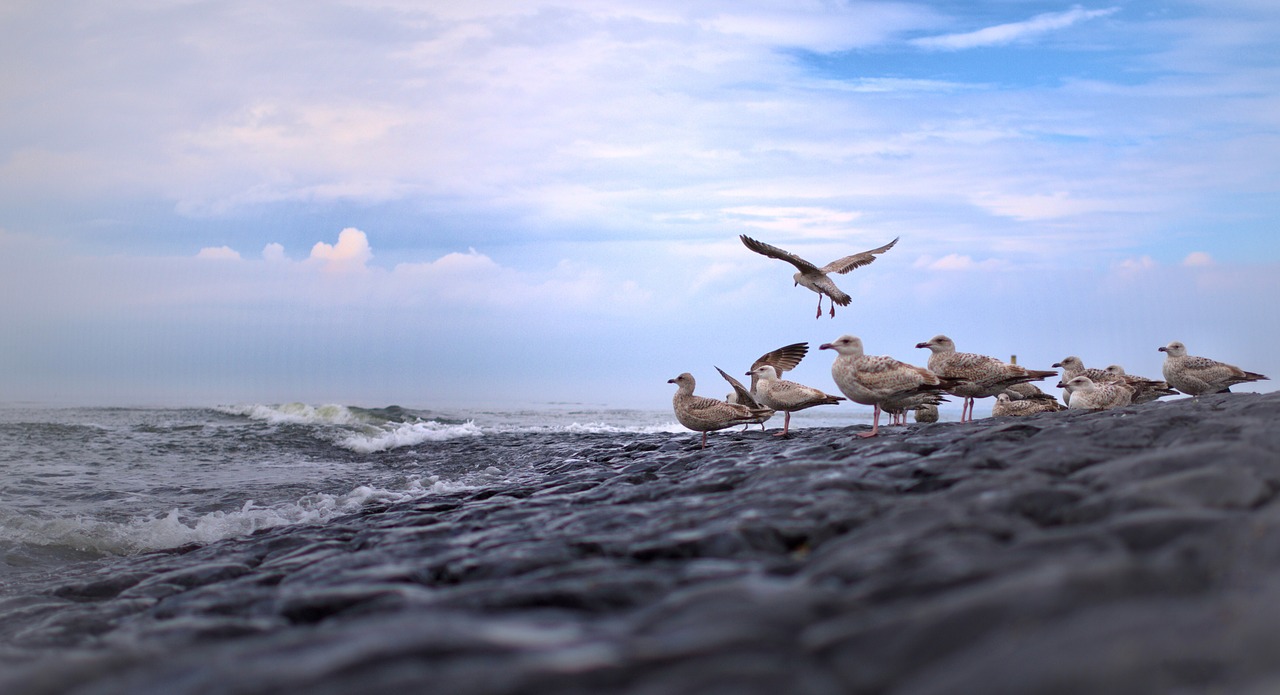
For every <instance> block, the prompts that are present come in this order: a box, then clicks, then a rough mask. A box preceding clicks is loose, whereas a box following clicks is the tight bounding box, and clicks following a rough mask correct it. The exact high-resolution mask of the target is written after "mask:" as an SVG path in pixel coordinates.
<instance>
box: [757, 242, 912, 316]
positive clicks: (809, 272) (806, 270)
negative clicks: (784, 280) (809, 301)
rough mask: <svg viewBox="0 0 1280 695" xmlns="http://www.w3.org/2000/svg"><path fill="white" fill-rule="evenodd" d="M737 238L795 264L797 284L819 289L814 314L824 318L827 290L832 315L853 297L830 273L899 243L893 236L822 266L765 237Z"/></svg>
mask: <svg viewBox="0 0 1280 695" xmlns="http://www.w3.org/2000/svg"><path fill="white" fill-rule="evenodd" d="M738 238H739V239H741V240H742V243H743V244H744V245H745V246H746V247H747V248H749V249H751V250H752V251H755V252H756V253H759V254H762V255H765V256H768V257H770V258H776V259H778V260H780V261H786V262H788V263H790V264H791V265H793V266H795V267H796V271H797V272H796V274H795V275H792V276H791V278H792V279H793V280H795V281H796V284H797V285H803V286H805V287H807V288H809V289H811V290H813V291H814V292H817V293H818V315H817V316H815V317H814V318H822V295H824V294H825V295H826V296H828V297H830V298H831V318H835V316H836V305H837V304H839V305H840V306H849V302H850V301H852V300H851V299H850V297H849V295H847V294H845V293H844V292H842V291H841V290H840V288H839V287H836V283H835V282H833V281H832V280H831V278H830V277H829V276H828V273H840V274H842V275H843V274H844V273H847V272H849V271H850V270H853V269H854V268H861V267H862V266H864V265H867V264H868V263H870V262H872V261H874V260H875V259H876V256H878V255H880V254H882V253H884V252H885V251H888V250H889V249H891V248H893V245H894V244H896V243H898V238H897V237H894V239H893V241H891V242H889V243H887V244H885V245H884V246H881V247H880V248H876V249H871V250H870V251H863V252H862V253H855V254H853V255H852V256H845V257H844V258H839V259H836V260H834V261H831V262H830V263H828V264H826V265H824V266H822V267H821V268H819V267H818V266H816V265H814V264H812V263H810V262H809V261H806V260H805V259H803V258H801V257H799V256H797V255H795V254H794V253H791V252H790V251H783V250H782V249H780V248H778V247H777V246H772V245H770V244H766V243H764V242H763V241H756V240H755V239H752V238H751V237H749V236H747V235H746V234H741V235H739V236H738Z"/></svg>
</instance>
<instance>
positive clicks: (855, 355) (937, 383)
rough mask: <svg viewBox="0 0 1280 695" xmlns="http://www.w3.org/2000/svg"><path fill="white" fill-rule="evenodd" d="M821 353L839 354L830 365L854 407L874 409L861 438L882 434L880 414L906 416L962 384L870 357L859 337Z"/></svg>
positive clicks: (847, 337) (826, 345) (841, 340)
mask: <svg viewBox="0 0 1280 695" xmlns="http://www.w3.org/2000/svg"><path fill="white" fill-rule="evenodd" d="M818 349H819V350H835V351H836V359H835V361H834V362H832V363H831V379H832V380H833V381H835V382H836V386H837V387H838V388H839V389H840V393H843V394H844V395H846V396H848V397H849V400H851V401H853V402H854V403H861V404H862V405H870V406H874V408H875V410H874V411H873V415H872V420H871V431H870V432H859V433H857V436H859V437H874V436H876V435H877V434H879V433H880V411H882V410H889V409H893V410H897V409H899V408H901V409H902V411H903V412H904V413H905V411H906V410H907V409H908V408H915V407H918V406H919V405H923V404H924V403H928V402H930V401H932V400H934V399H932V398H930V397H929V396H930V395H931V394H933V393H936V392H938V391H945V390H946V389H948V388H951V387H953V386H955V385H956V384H957V383H959V380H958V379H946V378H943V377H941V376H939V375H938V374H935V373H934V372H932V371H930V370H928V369H925V368H923V367H917V366H915V365H910V364H907V363H906V362H899V361H898V360H895V359H894V358H892V357H888V356H883V355H867V354H865V353H864V352H863V347H862V339H861V338H859V337H857V336H852V335H842V336H840V337H839V338H837V339H835V340H833V341H831V342H829V343H824V344H822V345H820V346H819V347H818ZM939 395H941V394H939ZM917 401H918V402H917ZM932 404H933V405H937V403H932ZM890 414H892V412H891V413H890ZM904 419H905V418H904ZM895 424H896V423H895Z"/></svg>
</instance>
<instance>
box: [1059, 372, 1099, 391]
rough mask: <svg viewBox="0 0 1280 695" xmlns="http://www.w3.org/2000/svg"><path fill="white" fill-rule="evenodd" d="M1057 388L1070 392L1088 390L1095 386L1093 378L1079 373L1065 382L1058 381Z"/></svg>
mask: <svg viewBox="0 0 1280 695" xmlns="http://www.w3.org/2000/svg"><path fill="white" fill-rule="evenodd" d="M1058 388H1064V389H1066V390H1068V391H1070V392H1072V393H1075V392H1076V391H1088V390H1090V389H1093V388H1095V386H1094V383H1093V379H1090V378H1089V377H1087V376H1085V375H1083V374H1081V375H1080V376H1078V377H1076V378H1074V379H1072V380H1071V381H1068V382H1067V383H1065V384H1064V383H1062V382H1061V381H1059V382H1058Z"/></svg>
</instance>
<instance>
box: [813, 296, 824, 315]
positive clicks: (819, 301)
mask: <svg viewBox="0 0 1280 695" xmlns="http://www.w3.org/2000/svg"><path fill="white" fill-rule="evenodd" d="M813 318H815V319H820V318H822V295H818V314H817V315H816V316H814V317H813Z"/></svg>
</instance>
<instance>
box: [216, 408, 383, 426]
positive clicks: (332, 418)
mask: <svg viewBox="0 0 1280 695" xmlns="http://www.w3.org/2000/svg"><path fill="white" fill-rule="evenodd" d="M216 410H217V411H218V412H220V413H224V414H227V415H238V416H241V417H247V418H249V419H250V420H261V421H263V422H268V423H271V424H273V425H285V424H288V425H361V424H365V421H364V420H363V419H362V418H361V417H360V416H359V415H356V414H355V413H354V412H352V410H351V409H350V408H348V407H347V406H345V405H332V404H330V405H319V406H314V405H307V404H306V403H286V404H284V405H256V404H255V405H227V406H221V407H219V408H216Z"/></svg>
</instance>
